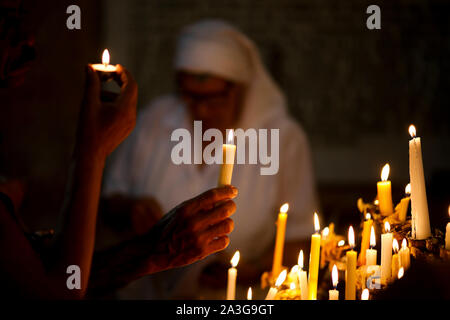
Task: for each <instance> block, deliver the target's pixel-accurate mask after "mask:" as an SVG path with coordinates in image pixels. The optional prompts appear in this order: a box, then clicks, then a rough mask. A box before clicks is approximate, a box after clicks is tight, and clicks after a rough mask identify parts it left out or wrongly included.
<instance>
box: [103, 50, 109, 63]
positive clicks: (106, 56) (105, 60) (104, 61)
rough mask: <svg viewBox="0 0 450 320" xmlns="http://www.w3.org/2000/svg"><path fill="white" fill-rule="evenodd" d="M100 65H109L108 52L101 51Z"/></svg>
mask: <svg viewBox="0 0 450 320" xmlns="http://www.w3.org/2000/svg"><path fill="white" fill-rule="evenodd" d="M102 63H103V64H104V65H105V66H107V65H108V64H109V51H108V49H105V50H103V54H102Z"/></svg>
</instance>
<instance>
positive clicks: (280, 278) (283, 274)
mask: <svg viewBox="0 0 450 320" xmlns="http://www.w3.org/2000/svg"><path fill="white" fill-rule="evenodd" d="M286 276H287V271H286V270H283V271H281V273H280V275H279V276H278V278H277V281H276V282H275V286H274V287H271V288H270V289H269V292H268V293H267V296H266V300H273V299H274V298H275V296H276V294H277V292H278V287H279V286H281V285H282V284H283V282H284V280H286Z"/></svg>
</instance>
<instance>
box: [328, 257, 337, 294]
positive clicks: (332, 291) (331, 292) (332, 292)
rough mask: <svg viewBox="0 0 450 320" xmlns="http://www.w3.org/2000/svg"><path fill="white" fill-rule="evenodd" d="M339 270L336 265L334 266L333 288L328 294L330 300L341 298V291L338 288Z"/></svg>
mask: <svg viewBox="0 0 450 320" xmlns="http://www.w3.org/2000/svg"><path fill="white" fill-rule="evenodd" d="M338 276H339V275H338V270H337V267H336V265H334V266H333V270H332V271H331V279H332V281H333V287H334V289H333V290H329V291H328V294H329V297H330V300H339V291H337V290H336V288H337V285H338Z"/></svg>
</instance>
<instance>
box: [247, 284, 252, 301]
mask: <svg viewBox="0 0 450 320" xmlns="http://www.w3.org/2000/svg"><path fill="white" fill-rule="evenodd" d="M247 300H252V287H249V288H248V291H247Z"/></svg>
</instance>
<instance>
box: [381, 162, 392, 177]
mask: <svg viewBox="0 0 450 320" xmlns="http://www.w3.org/2000/svg"><path fill="white" fill-rule="evenodd" d="M390 169H391V168H390V167H389V163H386V164H385V165H384V167H383V170H381V181H387V179H388V178H389V171H390Z"/></svg>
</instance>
